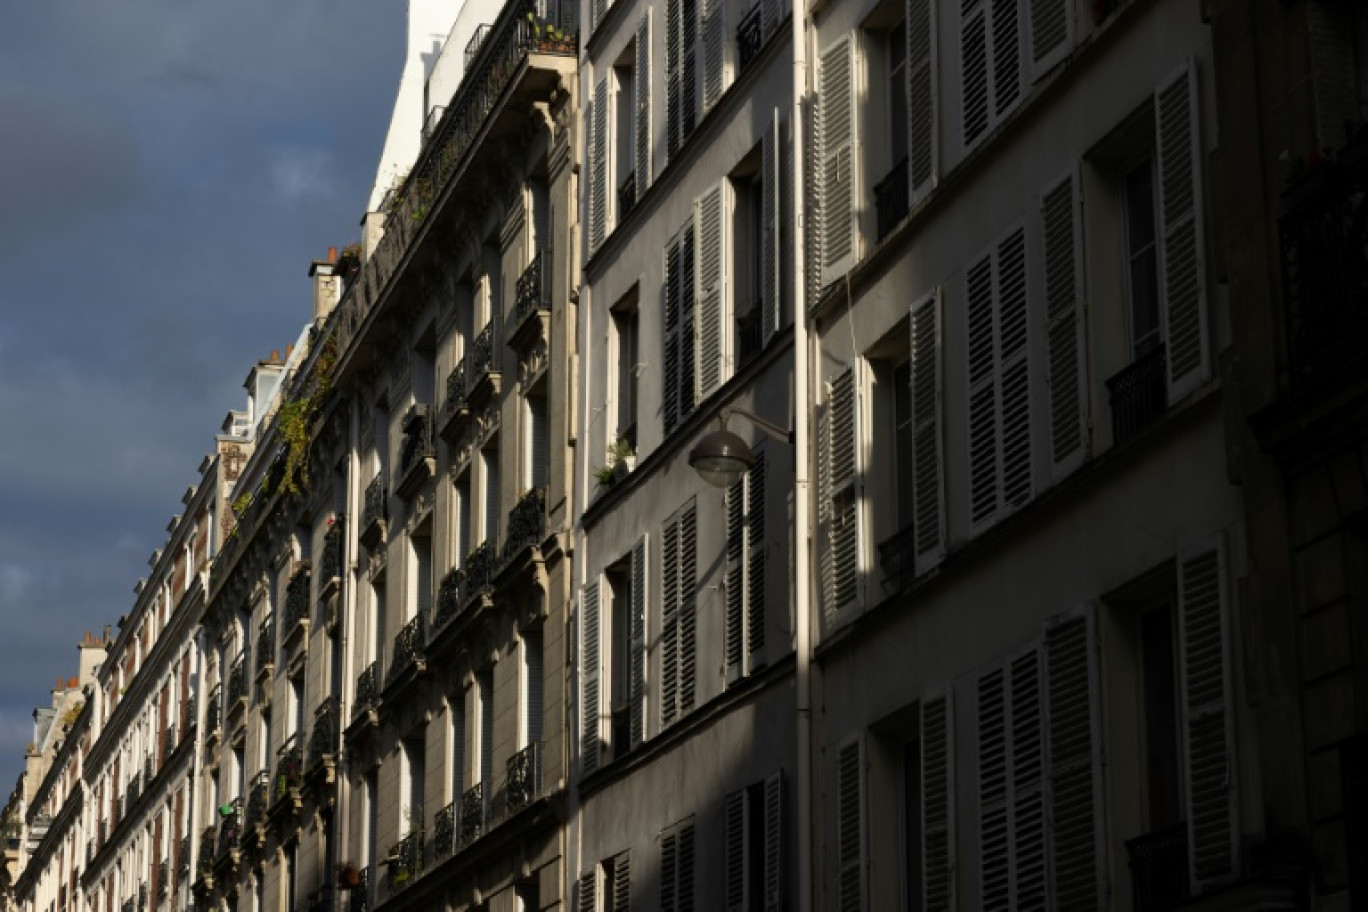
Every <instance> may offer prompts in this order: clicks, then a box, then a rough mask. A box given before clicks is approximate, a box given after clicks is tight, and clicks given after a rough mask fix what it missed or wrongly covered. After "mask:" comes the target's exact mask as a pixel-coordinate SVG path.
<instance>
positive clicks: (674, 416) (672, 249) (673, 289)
mask: <svg viewBox="0 0 1368 912" xmlns="http://www.w3.org/2000/svg"><path fill="white" fill-rule="evenodd" d="M679 246H680V245H679V241H678V240H677V239H675V240H671V241H670V243H669V244H667V245H666V247H665V287H664V289H663V291H664V298H665V301H664V307H663V308H662V310H663V311H664V313H663V316H662V320H661V326H662V327H663V332H662V339H661V348H662V349H663V351H664V355H665V370H664V377H663V378H662V381H661V384H662V390H661V400H662V401H661V404H660V410H661V412H662V413H663V416H664V422H665V433H667V434H668V433H669V432H670V431H671V430H673V429H674V426H675V424H677V423H678V421H679V417H680V416H679V386H680V363H679V354H680V353H679V327H680V324H681V323H682V322H683V320H682V313H681V311H682V309H683V282H684V275H683V271H682V269H681V268H680V267H681V263H680V249H679Z"/></svg>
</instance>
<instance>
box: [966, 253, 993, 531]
mask: <svg viewBox="0 0 1368 912" xmlns="http://www.w3.org/2000/svg"><path fill="white" fill-rule="evenodd" d="M964 285H965V304H966V312H967V314H968V329H967V332H966V339H967V346H968V352H967V357H966V358H965V363H966V366H967V370H968V372H969V515H970V519H971V520H972V521H973V523H974V525H978V524H980V523H982V522H985V521H987V520H989V519H991V518H992V517H993V516H994V515H995V514H996V513H997V508H998V503H999V500H1000V497H999V493H998V467H997V426H998V405H997V391H996V386H997V364H996V361H997V359H996V355H995V352H994V344H993V339H994V335H995V333H994V331H993V260H992V254H986V255H984V257H983V258H982V259H980V260H979V261H978V262H976V263H973V264H971V265H970V266H969V269H968V270H967V271H966V273H965V282H964Z"/></svg>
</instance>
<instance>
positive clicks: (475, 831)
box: [461, 782, 489, 846]
mask: <svg viewBox="0 0 1368 912" xmlns="http://www.w3.org/2000/svg"><path fill="white" fill-rule="evenodd" d="M486 797H487V796H486V795H485V787H484V783H483V782H481V783H479V784H478V785H476V786H474V787H473V788H468V789H466V792H465V794H464V795H462V796H461V845H462V846H466V845H469V844H470V843H472V842H474V841H475V840H477V839H479V838H480V836H481V834H483V833H484V829H485V817H486V813H487V811H488V810H489V805H488V801H487V800H486Z"/></svg>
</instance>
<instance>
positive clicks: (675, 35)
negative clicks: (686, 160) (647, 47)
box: [665, 0, 684, 159]
mask: <svg viewBox="0 0 1368 912" xmlns="http://www.w3.org/2000/svg"><path fill="white" fill-rule="evenodd" d="M683 6H684V0H666V3H665V150H666V154H667V155H668V156H669V157H670V158H671V159H673V158H674V157H675V153H676V152H678V151H679V144H680V142H682V140H683V129H682V128H683V118H682V113H683V112H682V110H681V109H682V107H683V103H684V99H683V86H681V85H680V82H681V81H682V78H683V77H682V73H681V70H682V69H683V67H682V58H683V53H684V47H683V41H684V35H683V25H684V22H683V19H684V10H683Z"/></svg>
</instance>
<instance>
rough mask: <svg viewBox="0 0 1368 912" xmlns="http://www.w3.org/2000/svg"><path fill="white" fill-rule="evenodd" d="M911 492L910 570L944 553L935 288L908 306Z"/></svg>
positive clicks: (924, 566) (938, 302) (919, 568)
mask: <svg viewBox="0 0 1368 912" xmlns="http://www.w3.org/2000/svg"><path fill="white" fill-rule="evenodd" d="M910 323H911V326H912V342H911V352H912V369H911V370H910V371H909V373H910V374H911V381H912V390H911V400H912V494H913V503H914V509H915V511H916V513H915V516H914V522H915V523H916V533H915V534H916V572H917V573H918V574H921V573H924V572H926V571H927V570H929V569H930V568H932V567H934V566H936V565H937V564H939V563H940V561H941V558H942V557H943V556H944V555H945V489H944V485H943V483H942V480H943V478H944V472H943V470H942V467H941V460H942V454H943V453H944V448H943V446H942V441H941V395H942V393H941V372H942V365H941V300H940V289H936V290H935V291H932V292H931V294H929V295H927V296H926V297H925V298H922V299H921V300H920V301H918V302H916V303H915V304H913V305H912V315H911V320H910Z"/></svg>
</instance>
